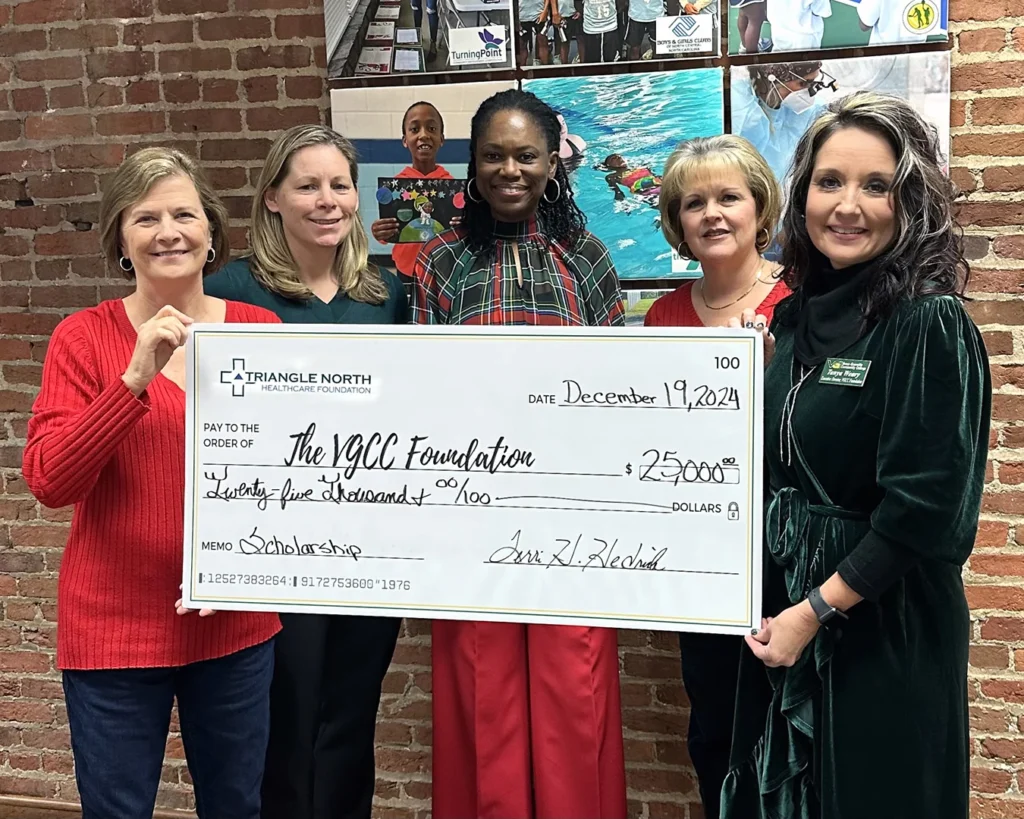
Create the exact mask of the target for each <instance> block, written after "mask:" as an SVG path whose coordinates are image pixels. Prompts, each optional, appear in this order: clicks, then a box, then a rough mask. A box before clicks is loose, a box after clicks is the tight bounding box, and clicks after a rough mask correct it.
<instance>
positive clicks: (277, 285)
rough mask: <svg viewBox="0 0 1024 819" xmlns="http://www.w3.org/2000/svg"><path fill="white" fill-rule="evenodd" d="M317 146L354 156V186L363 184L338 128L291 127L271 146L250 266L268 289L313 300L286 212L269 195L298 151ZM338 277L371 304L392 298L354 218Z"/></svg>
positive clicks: (255, 207)
mask: <svg viewBox="0 0 1024 819" xmlns="http://www.w3.org/2000/svg"><path fill="white" fill-rule="evenodd" d="M314 145H332V146H333V147H335V148H337V149H338V150H339V151H340V152H341V154H342V156H344V157H345V159H346V160H348V164H349V168H350V172H351V174H352V184H353V185H358V183H359V166H358V162H357V157H356V149H355V146H354V145H353V144H352V143H351V142H350V141H349V140H347V139H345V137H343V136H342V135H341V134H339V133H338V132H337V131H334V130H332V129H330V128H328V127H326V126H324V125H297V126H295V127H294V128H289V129H288V130H287V131H285V132H284V133H283V134H281V136H279V137H278V138H277V141H276V142H274V144H273V145H272V146H271V148H270V152H269V153H268V154H267V161H266V162H265V163H264V164H263V171H262V172H261V173H260V178H259V180H258V181H257V183H256V192H255V194H254V195H253V198H252V229H251V236H250V241H249V244H250V246H251V248H252V250H251V252H250V254H249V267H250V269H251V270H252V273H253V275H254V276H255V277H256V279H257V281H259V283H260V284H261V285H263V286H264V287H265V288H266V289H267V290H270V291H272V292H274V293H278V294H279V295H282V296H284V297H286V298H289V299H309V298H312V296H313V293H312V292H311V291H310V289H309V288H308V287H306V285H305V284H303V283H302V279H301V278H300V277H299V269H298V265H297V264H296V263H295V258H294V257H293V256H292V252H291V250H289V248H288V241H287V239H286V238H285V233H284V224H283V223H282V221H281V215H280V214H279V213H274V212H273V211H272V210H270V208H268V207H267V205H266V202H265V201H264V197H265V196H266V193H267V191H268V190H270V189H271V188H276V187H278V186H279V185H280V184H281V183H282V182H283V181H284V178H285V177H286V176H287V175H288V171H289V169H290V166H291V159H292V157H293V156H294V155H295V154H296V152H298V151H301V150H302V149H303V148H309V147H311V146H314ZM334 278H335V281H337V283H338V287H339V288H340V289H341V291H342V292H343V293H345V294H346V295H347V296H349V298H352V299H355V300H356V301H362V302H367V303H369V304H382V303H384V302H385V301H387V298H388V288H387V285H386V284H385V283H384V280H383V279H382V278H381V275H380V271H379V270H378V269H377V268H376V267H375V266H374V265H372V264H370V240H369V238H368V237H367V235H366V230H365V229H364V228H363V223H362V221H361V220H360V219H359V218H358V217H356V218H353V220H352V229H351V230H350V231H349V234H348V236H347V237H345V241H343V242H342V243H341V245H339V246H338V250H337V252H336V253H335V256H334Z"/></svg>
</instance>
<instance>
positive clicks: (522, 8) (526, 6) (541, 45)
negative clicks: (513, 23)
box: [519, 0, 551, 66]
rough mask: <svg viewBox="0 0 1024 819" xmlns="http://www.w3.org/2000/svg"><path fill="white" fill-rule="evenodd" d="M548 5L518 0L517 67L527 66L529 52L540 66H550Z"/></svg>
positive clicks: (543, 1) (542, 2)
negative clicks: (534, 55)
mask: <svg viewBox="0 0 1024 819" xmlns="http://www.w3.org/2000/svg"><path fill="white" fill-rule="evenodd" d="M548 12H549V4H548V2H547V1H546V0H519V65H522V66H526V65H529V62H528V60H529V56H530V50H531V49H533V53H534V54H536V55H537V62H538V63H539V64H540V65H550V64H551V49H550V48H549V46H548V37H547V27H548Z"/></svg>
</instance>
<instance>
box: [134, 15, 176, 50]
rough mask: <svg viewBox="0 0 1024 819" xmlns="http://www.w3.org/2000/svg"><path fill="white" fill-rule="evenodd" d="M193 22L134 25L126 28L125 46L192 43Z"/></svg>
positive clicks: (150, 22)
mask: <svg viewBox="0 0 1024 819" xmlns="http://www.w3.org/2000/svg"><path fill="white" fill-rule="evenodd" d="M192 36H193V34H192V21H191V20H174V21H171V22H161V23H155V22H152V21H149V22H145V23H134V24H132V25H130V26H125V27H124V44H125V45H130V46H137V45H153V44H154V43H163V44H165V45H166V44H169V43H191V42H192Z"/></svg>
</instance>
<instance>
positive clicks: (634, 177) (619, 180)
mask: <svg viewBox="0 0 1024 819" xmlns="http://www.w3.org/2000/svg"><path fill="white" fill-rule="evenodd" d="M598 170H607V171H610V173H609V174H608V175H607V176H606V177H605V181H607V182H608V187H609V188H611V189H612V192H613V193H614V195H615V201H617V202H620V201H622V200H624V199H625V198H626V193H625V192H624V191H623V188H625V190H626V191H628V192H629V193H631V194H633V195H634V196H635V197H637V198H638V199H640V200H641V201H643V202H644V203H645V204H647V205H650V206H651V207H653V208H656V207H658V201H659V198H660V195H661V177H660V176H657V175H656V174H655V173H654V171H652V170H651V169H650V168H648V167H646V166H641V167H639V168H631V167H629V163H628V162H627V161H626V160H625V159H624V158H623V157H622V156H620V155H619V154H611V155H609V156H608V157H607V158H606V159H605V161H604V162H603V163H601V165H599V166H598Z"/></svg>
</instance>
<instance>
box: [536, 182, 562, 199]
mask: <svg viewBox="0 0 1024 819" xmlns="http://www.w3.org/2000/svg"><path fill="white" fill-rule="evenodd" d="M552 182H554V183H555V190H557V191H558V193H556V194H555V195H554V196H551V197H549V196H548V186H549V185H550V184H551V183H552ZM541 198H542V199H543V200H544V201H545V202H547V203H548V204H549V205H553V204H554V203H555V202H557V201H558V200H559V199H561V198H562V186H561V185H559V184H558V180H557V179H549V180H548V184H547V185H545V186H544V195H543V196H542V197H541Z"/></svg>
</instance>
